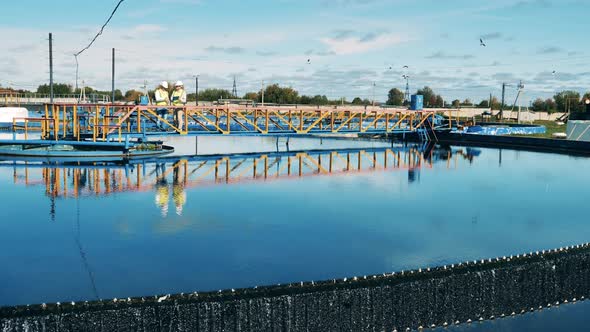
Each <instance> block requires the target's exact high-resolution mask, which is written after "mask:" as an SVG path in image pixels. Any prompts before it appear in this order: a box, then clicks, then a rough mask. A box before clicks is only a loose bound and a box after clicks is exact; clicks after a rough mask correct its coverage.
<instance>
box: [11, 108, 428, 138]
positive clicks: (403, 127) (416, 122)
mask: <svg viewBox="0 0 590 332" xmlns="http://www.w3.org/2000/svg"><path fill="white" fill-rule="evenodd" d="M44 113H45V114H42V116H40V117H31V118H22V119H15V120H14V122H13V126H12V130H13V132H14V133H19V132H24V133H25V138H27V137H28V134H29V133H30V131H41V136H42V138H44V139H48V140H55V141H58V140H61V139H70V140H93V141H109V140H111V141H119V142H121V141H124V140H125V139H126V137H133V136H137V135H142V136H147V135H156V136H163V135H174V134H177V135H314V134H337V133H340V134H348V133H352V134H359V133H369V134H370V133H375V134H383V133H399V132H414V131H424V132H426V129H433V128H434V126H435V123H436V121H437V118H436V114H435V112H433V111H410V110H400V109H382V108H377V107H368V108H366V109H365V108H355V107H296V106H284V107H281V106H260V107H252V106H237V105H221V106H182V107H171V106H165V107H157V106H133V107H131V106H119V105H99V104H94V105H90V104H83V105H82V104H53V105H45V110H44Z"/></svg>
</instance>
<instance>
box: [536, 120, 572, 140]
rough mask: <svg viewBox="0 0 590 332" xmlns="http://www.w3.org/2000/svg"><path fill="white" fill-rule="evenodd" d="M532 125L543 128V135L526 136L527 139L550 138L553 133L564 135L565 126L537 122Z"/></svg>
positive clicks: (544, 121)
mask: <svg viewBox="0 0 590 332" xmlns="http://www.w3.org/2000/svg"><path fill="white" fill-rule="evenodd" d="M533 124H536V125H541V126H545V128H547V131H546V132H545V134H537V135H527V137H539V138H552V135H553V134H554V133H565V132H566V125H558V124H557V123H556V122H555V121H546V120H537V121H534V122H533Z"/></svg>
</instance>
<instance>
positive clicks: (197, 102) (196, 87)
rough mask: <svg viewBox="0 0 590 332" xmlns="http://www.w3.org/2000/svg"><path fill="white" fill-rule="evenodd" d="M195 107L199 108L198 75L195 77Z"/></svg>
mask: <svg viewBox="0 0 590 332" xmlns="http://www.w3.org/2000/svg"><path fill="white" fill-rule="evenodd" d="M195 106H199V75H195Z"/></svg>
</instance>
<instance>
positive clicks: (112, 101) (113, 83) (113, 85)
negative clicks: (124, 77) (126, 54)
mask: <svg viewBox="0 0 590 332" xmlns="http://www.w3.org/2000/svg"><path fill="white" fill-rule="evenodd" d="M111 98H112V99H111V104H114V103H115V48H114V47H113V73H112V87H111Z"/></svg>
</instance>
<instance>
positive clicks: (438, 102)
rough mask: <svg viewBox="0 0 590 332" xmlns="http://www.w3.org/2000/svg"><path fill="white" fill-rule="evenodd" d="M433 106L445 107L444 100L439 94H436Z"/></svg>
mask: <svg viewBox="0 0 590 332" xmlns="http://www.w3.org/2000/svg"><path fill="white" fill-rule="evenodd" d="M433 106H434V107H445V101H444V99H443V97H442V96H441V95H436V100H435V103H434V105H433Z"/></svg>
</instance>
